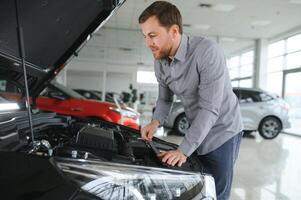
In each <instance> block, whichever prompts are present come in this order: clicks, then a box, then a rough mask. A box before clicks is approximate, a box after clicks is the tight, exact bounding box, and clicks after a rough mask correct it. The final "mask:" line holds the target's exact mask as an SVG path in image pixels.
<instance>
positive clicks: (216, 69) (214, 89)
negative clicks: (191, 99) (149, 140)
mask: <svg viewBox="0 0 301 200" xmlns="http://www.w3.org/2000/svg"><path fill="white" fill-rule="evenodd" d="M197 53H201V52H197ZM199 57H200V58H199V59H198V61H197V65H198V66H197V69H198V73H199V80H200V81H199V86H198V111H197V114H196V117H195V118H194V119H193V121H192V123H191V126H190V128H189V129H188V131H187V133H186V135H185V137H184V139H183V141H182V143H181V144H180V146H179V150H180V151H181V152H182V153H184V154H185V155H186V156H190V155H191V154H192V153H193V152H194V151H195V150H196V149H197V148H198V147H199V145H201V143H202V142H203V140H204V139H205V137H206V136H207V135H208V133H209V131H210V130H211V128H212V127H213V126H214V124H215V122H216V120H217V119H218V117H219V112H220V107H221V104H222V99H223V95H224V94H223V93H224V84H225V76H226V70H227V68H226V61H225V56H224V53H223V51H222V49H221V48H220V47H219V46H218V45H217V44H213V45H211V46H210V47H208V48H207V50H205V52H204V56H199Z"/></svg>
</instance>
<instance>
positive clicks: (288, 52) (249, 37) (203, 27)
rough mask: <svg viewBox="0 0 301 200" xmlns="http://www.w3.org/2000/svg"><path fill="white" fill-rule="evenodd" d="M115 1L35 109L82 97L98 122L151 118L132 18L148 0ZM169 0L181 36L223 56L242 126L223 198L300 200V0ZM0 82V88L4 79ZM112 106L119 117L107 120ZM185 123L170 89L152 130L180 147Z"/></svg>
mask: <svg viewBox="0 0 301 200" xmlns="http://www.w3.org/2000/svg"><path fill="white" fill-rule="evenodd" d="M45 2H46V1H45ZM112 2H113V1H112ZM116 2H117V1H116ZM118 2H119V1H118ZM120 2H122V3H121V4H120V7H119V8H118V9H116V10H114V11H113V12H112V13H111V16H110V17H109V18H108V19H107V21H105V23H104V25H103V26H102V27H101V28H100V29H98V30H96V31H94V32H93V34H91V35H89V37H88V38H87V40H86V41H85V43H84V45H82V46H81V47H80V48H78V50H77V51H76V52H75V53H74V54H73V57H72V59H69V60H68V62H66V65H65V66H64V68H62V69H60V71H59V73H58V74H57V76H56V77H55V78H54V80H52V82H51V84H52V86H49V87H48V88H47V89H45V90H43V91H42V93H41V94H40V95H41V96H43V97H41V98H40V97H39V98H38V99H37V103H36V104H37V106H38V108H39V109H41V110H45V111H47V112H50V111H51V112H56V113H58V114H62V115H66V114H65V113H63V112H62V113H60V111H58V110H57V109H59V108H58V107H57V106H52V107H50V104H52V103H53V102H52V101H51V100H49V99H48V98H54V99H55V101H64V100H66V96H68V98H73V97H74V98H75V99H76V98H77V99H90V98H91V99H94V100H93V102H94V103H95V102H96V101H97V102H99V104H93V105H92V103H91V107H90V109H92V110H94V111H95V112H96V110H97V109H98V108H99V111H97V112H104V109H107V110H108V111H106V112H107V113H106V116H105V117H104V116H96V115H95V117H99V118H101V119H102V120H105V121H110V122H113V123H118V124H121V125H124V126H128V127H130V128H134V129H136V130H138V131H140V130H141V128H143V127H145V126H146V125H147V124H148V123H149V122H151V120H152V119H153V113H154V110H155V107H156V103H157V99H158V94H159V91H158V88H159V85H158V81H157V78H156V76H155V72H154V57H153V55H152V52H151V51H150V50H149V48H148V47H147V46H146V42H145V39H144V37H143V33H142V31H141V27H140V25H139V23H138V18H139V15H140V14H141V13H142V11H143V10H144V9H145V8H146V7H147V6H149V5H150V4H151V3H153V2H155V1H154V0H126V1H120ZM169 2H171V3H173V4H174V5H176V6H177V7H178V8H179V10H180V12H181V14H182V18H183V32H184V34H186V35H189V36H191V37H205V38H208V39H209V40H211V41H213V42H214V43H217V44H218V45H219V46H220V47H221V48H222V50H223V52H224V55H225V60H226V63H227V68H228V72H229V76H230V79H231V84H232V87H233V89H234V90H233V91H234V93H235V95H236V96H237V98H238V101H239V105H240V111H241V114H242V119H243V124H244V134H243V137H242V141H241V145H240V150H239V155H238V159H237V160H236V164H235V166H234V175H233V182H232V190H231V195H230V199H231V200H259V199H261V200H297V199H301V192H300V191H301V185H300V183H299V181H300V179H301V163H300V162H299V160H300V155H301V148H300V146H299V145H301V90H300V88H299V87H300V85H301V20H300V19H301V0H265V1H260V0H253V1H237V0H226V1H223V0H189V1H183V0H170V1H169ZM45 4H47V3H45ZM90 36H91V37H90ZM0 39H1V38H0ZM1 44H2V43H1V40H0V45H1ZM3 44H4V43H3ZM3 81H4V80H2V78H1V80H0V90H2V88H5V86H6V85H7V84H8V83H7V82H3ZM3 90H5V89H3ZM58 90H59V91H60V92H58ZM61 95H65V97H62V96H61ZM93 95H95V98H93V97H92V96H93ZM68 98H67V99H68ZM104 101H106V102H110V104H108V105H111V104H112V105H113V104H114V105H116V106H117V107H114V106H113V108H112V106H110V107H108V105H107V104H106V105H102V104H101V103H103V102H104ZM87 104H88V103H87ZM73 109H75V110H73V111H77V112H80V111H81V110H82V108H73ZM76 109H77V110H76ZM112 110H113V111H114V113H113V114H112V116H113V117H112V116H109V115H110V113H109V111H112ZM116 113H120V115H121V118H120V119H119V118H118V119H116V122H115V121H114V117H115V114H116ZM68 115H69V114H68ZM70 115H72V114H70ZM133 116H134V117H133ZM137 116H138V117H137ZM106 117H108V118H106ZM135 117H136V118H137V119H136V118H135ZM134 118H135V120H133V119H134ZM189 127H190V125H189V122H188V121H187V119H186V116H185V112H184V108H183V105H182V104H181V100H180V99H179V98H178V97H177V96H174V97H173V103H172V106H171V109H170V111H169V115H168V117H167V118H166V119H165V122H164V125H163V126H160V127H159V128H158V129H157V131H156V133H155V136H156V137H157V138H159V139H161V140H164V141H167V142H171V143H175V144H178V145H180V144H181V142H182V141H183V139H184V138H185V133H186V132H187V131H188V130H189ZM0 147H1V140H0ZM72 153H73V152H72ZM79 154H80V153H78V155H79ZM72 155H73V154H72ZM87 155H88V154H87ZM75 157H76V155H75ZM298 158H299V159H298ZM0 199H1V196H0ZM112 199H114V198H112ZM116 199H117V198H116ZM133 199H134V198H133ZM136 199H156V198H155V197H154V198H152V197H150V198H142V197H141V198H138V197H137V198H136ZM209 199H210V198H209Z"/></svg>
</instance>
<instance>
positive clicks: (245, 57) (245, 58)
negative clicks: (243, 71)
mask: <svg viewBox="0 0 301 200" xmlns="http://www.w3.org/2000/svg"><path fill="white" fill-rule="evenodd" d="M253 59H254V52H253V51H249V52H247V53H244V54H242V55H241V64H242V65H246V64H251V63H253Z"/></svg>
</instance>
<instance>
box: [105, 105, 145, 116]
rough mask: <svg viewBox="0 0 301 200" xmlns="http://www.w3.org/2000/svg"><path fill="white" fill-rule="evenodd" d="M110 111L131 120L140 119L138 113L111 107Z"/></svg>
mask: <svg viewBox="0 0 301 200" xmlns="http://www.w3.org/2000/svg"><path fill="white" fill-rule="evenodd" d="M109 109H110V110H113V111H115V112H117V113H119V114H122V116H124V117H129V118H138V117H139V116H138V115H137V114H136V113H134V112H132V111H129V110H124V109H121V110H120V109H119V108H116V107H110V108H109Z"/></svg>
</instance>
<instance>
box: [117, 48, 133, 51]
mask: <svg viewBox="0 0 301 200" xmlns="http://www.w3.org/2000/svg"><path fill="white" fill-rule="evenodd" d="M119 50H121V51H132V50H133V49H131V48H127V47H120V48H119Z"/></svg>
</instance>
